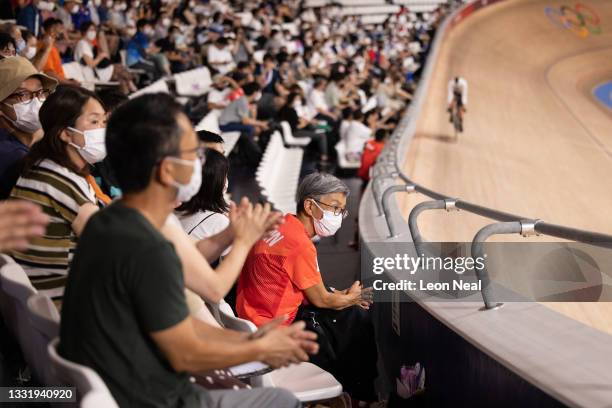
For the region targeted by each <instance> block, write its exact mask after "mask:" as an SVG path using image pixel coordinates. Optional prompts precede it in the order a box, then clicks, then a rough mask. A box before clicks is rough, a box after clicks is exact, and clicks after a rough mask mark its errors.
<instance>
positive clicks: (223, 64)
mask: <svg viewBox="0 0 612 408" xmlns="http://www.w3.org/2000/svg"><path fill="white" fill-rule="evenodd" d="M207 59H208V64H209V65H210V66H211V67H212V68H213V69H214V70H216V71H218V72H219V73H220V74H222V75H226V74H227V73H229V72H230V71H231V70H232V69H234V67H235V66H236V64H235V63H234V56H233V55H232V52H231V50H230V49H229V46H228V41H227V38H225V37H220V38H218V39H217V40H216V41H215V42H214V43H213V44H211V45H210V46H209V47H208V54H207Z"/></svg>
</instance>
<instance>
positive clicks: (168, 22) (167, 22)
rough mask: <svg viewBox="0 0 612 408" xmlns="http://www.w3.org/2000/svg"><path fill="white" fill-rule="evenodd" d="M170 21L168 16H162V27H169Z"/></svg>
mask: <svg viewBox="0 0 612 408" xmlns="http://www.w3.org/2000/svg"><path fill="white" fill-rule="evenodd" d="M170 23H171V21H170V19H169V18H168V17H164V18H163V19H162V25H163V26H164V27H170Z"/></svg>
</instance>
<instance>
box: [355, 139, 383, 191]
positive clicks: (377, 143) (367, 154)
mask: <svg viewBox="0 0 612 408" xmlns="http://www.w3.org/2000/svg"><path fill="white" fill-rule="evenodd" d="M387 135H388V131H387V130H386V129H378V130H376V133H375V134H374V138H373V139H370V140H368V141H367V143H366V144H365V146H364V148H363V153H362V154H361V166H359V170H358V171H357V176H359V178H360V179H361V180H363V185H364V186H365V185H366V184H367V182H368V181H369V180H370V169H371V168H372V166H373V165H374V164H375V163H376V159H377V158H378V155H379V154H380V153H381V152H382V149H383V147H385V141H386V140H387Z"/></svg>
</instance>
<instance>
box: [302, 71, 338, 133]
mask: <svg viewBox="0 0 612 408" xmlns="http://www.w3.org/2000/svg"><path fill="white" fill-rule="evenodd" d="M326 83H327V81H326V80H325V78H323V77H317V78H316V79H315V81H314V84H313V86H312V90H311V91H310V94H309V95H308V103H309V105H310V106H311V107H312V108H313V109H314V110H315V111H316V112H317V116H316V117H317V118H319V119H322V120H325V121H327V122H328V123H334V122H335V121H336V114H335V113H333V112H332V111H331V109H332V107H330V106H329V105H328V104H327V102H326V101H325V86H326Z"/></svg>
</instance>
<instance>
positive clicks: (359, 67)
mask: <svg viewBox="0 0 612 408" xmlns="http://www.w3.org/2000/svg"><path fill="white" fill-rule="evenodd" d="M11 4H12V7H9V8H4V9H2V10H0V12H2V13H4V14H7V15H3V17H10V18H14V19H15V20H16V22H8V23H5V24H3V25H0V199H1V200H5V199H7V198H11V200H8V201H0V251H2V252H5V253H9V254H10V255H11V257H12V258H13V259H14V260H15V261H16V262H18V263H19V264H20V265H21V266H22V267H23V269H24V270H25V271H26V273H27V274H28V276H29V278H30V280H31V282H32V284H33V285H34V286H35V287H36V288H37V289H38V291H39V292H41V293H43V294H45V295H47V296H49V297H50V298H52V299H53V300H54V302H55V304H56V306H57V307H58V308H59V309H60V310H61V313H62V318H61V335H60V349H59V351H60V354H62V355H63V356H64V357H66V358H68V359H69V360H72V361H75V362H78V363H81V364H84V365H87V366H90V367H92V368H94V369H95V370H96V371H97V372H98V373H99V374H100V375H101V377H102V379H103V380H104V381H105V383H106V384H107V385H108V387H109V389H110V391H111V392H112V394H113V397H114V398H115V399H116V400H117V401H118V402H119V404H120V405H121V406H123V405H125V406H128V405H129V406H132V405H136V406H140V405H143V406H144V405H151V406H179V405H180V406H220V407H225V406H227V407H230V406H231V407H234V406H236V407H238V406H244V407H256V406H261V407H267V406H298V404H299V403H298V401H297V400H296V399H295V397H293V396H292V395H291V394H289V393H287V392H283V391H281V390H279V389H257V390H250V389H246V388H249V386H248V385H245V384H244V383H242V382H240V381H238V380H235V381H232V382H230V384H229V385H228V383H227V381H225V380H227V379H226V378H225V377H227V376H228V374H227V372H226V371H223V372H222V374H220V372H219V370H221V369H227V368H228V367H231V366H233V365H237V364H241V363H245V362H249V361H253V360H258V361H262V362H264V363H266V364H267V365H269V366H270V367H272V368H275V367H282V366H286V365H289V364H292V363H298V362H301V361H308V360H310V361H312V362H314V363H315V364H317V365H319V366H320V367H322V368H324V369H325V370H327V371H329V372H331V373H332V374H333V375H334V376H335V377H336V378H338V380H339V381H341V383H342V384H343V386H344V389H345V391H347V392H348V393H349V394H350V395H351V396H352V397H353V398H354V399H355V400H356V401H360V402H361V403H362V405H363V404H365V403H373V402H375V401H376V400H377V395H376V392H375V390H374V379H375V377H376V361H377V353H376V344H375V342H374V336H373V328H372V325H371V322H370V318H369V315H368V312H367V311H368V309H369V307H370V305H371V303H372V293H371V289H368V288H364V287H363V286H362V285H361V283H360V282H354V283H353V284H352V285H351V286H350V287H349V288H346V289H345V290H335V289H330V288H327V287H325V286H324V283H323V281H322V278H321V273H320V271H319V268H318V263H317V251H316V247H315V245H314V244H313V238H315V236H319V237H326V236H332V235H334V234H335V233H336V232H337V230H338V229H339V228H340V227H341V225H342V221H343V219H344V218H346V217H347V215H348V212H347V210H346V202H347V197H348V195H349V190H348V187H347V186H346V185H345V184H344V183H343V182H342V181H341V180H340V179H338V178H336V177H334V176H332V175H331V174H328V173H326V172H314V173H312V174H310V175H308V176H307V177H305V178H304V180H303V181H302V182H301V184H300V186H299V189H298V194H297V197H296V201H297V208H296V211H295V214H284V215H282V214H279V213H277V212H275V211H273V210H272V209H271V208H270V205H269V204H265V205H262V204H253V203H251V202H249V200H247V199H241V200H239V201H238V202H237V203H234V202H231V201H229V200H228V195H227V193H228V172H229V169H230V161H231V160H233V159H232V157H234V156H230V157H229V159H228V158H227V157H226V155H225V153H227V152H225V147H224V144H223V138H222V137H221V136H220V135H217V134H215V133H211V132H207V131H199V132H195V130H194V127H193V123H192V122H194V120H193V116H194V115H193V112H192V111H190V109H191V108H193V107H194V106H198V105H199V104H198V101H193V100H192V101H190V102H189V103H187V104H185V105H181V104H180V103H178V102H177V100H176V99H175V98H174V97H173V96H171V95H169V94H148V95H144V96H139V97H136V98H133V99H131V100H130V99H129V98H128V96H129V95H130V94H131V93H133V92H135V91H137V90H138V89H139V88H141V87H143V86H146V85H148V84H150V83H152V82H153V81H156V80H159V79H166V80H170V79H171V77H172V75H173V74H176V73H180V72H183V71H185V70H189V69H192V68H196V67H200V66H206V67H208V69H209V70H210V72H211V74H212V86H211V88H210V90H209V92H207V94H206V95H205V96H204V97H203V98H204V99H203V102H204V106H205V110H204V111H202V112H200V114H199V116H200V117H198V118H196V120H200V119H202V117H203V115H204V114H206V113H211V112H213V113H214V114H215V115H216V117H217V118H218V123H219V128H220V130H221V131H222V132H232V131H236V132H240V134H241V139H242V140H243V141H244V143H245V144H243V146H241V147H242V148H241V150H245V149H246V148H247V147H249V146H251V147H252V149H253V150H254V151H257V150H258V149H260V148H261V147H262V146H265V143H266V141H267V140H268V138H269V135H270V133H271V132H273V131H275V130H278V129H280V128H281V127H282V125H281V123H282V122H286V123H287V126H289V128H290V129H291V131H292V133H293V135H294V136H295V137H309V138H311V139H312V151H313V152H314V155H315V156H314V157H315V161H316V162H317V164H318V165H319V166H320V169H322V170H329V169H330V168H333V166H334V157H335V155H336V152H340V153H339V154H342V155H344V156H345V157H344V158H343V159H346V160H347V161H349V162H355V163H360V164H361V166H360V168H359V171H358V176H359V177H361V178H362V179H363V180H364V181H367V180H368V179H369V169H370V167H371V166H372V165H373V164H374V162H375V160H376V157H377V155H378V154H379V153H380V151H381V150H382V147H383V146H384V142H385V139H386V137H387V135H388V134H389V132H390V131H391V130H392V129H393V128H394V126H395V124H396V123H397V121H398V120H399V117H400V115H401V114H402V113H403V111H404V109H405V108H406V107H407V106H408V105H409V104H410V101H411V99H412V95H413V91H414V89H415V86H416V82H417V81H418V78H419V74H420V70H421V67H422V65H423V63H424V59H425V57H426V55H427V52H428V50H429V46H430V42H431V39H432V36H433V34H434V31H435V29H436V27H437V25H438V23H439V21H440V20H441V18H442V17H443V16H444V13H445V8H439V9H437V10H436V11H434V12H432V13H429V14H415V13H411V12H410V11H409V10H408V9H406V8H403V7H402V8H401V9H400V11H399V12H398V13H397V14H394V15H391V16H390V17H389V18H388V19H387V20H386V21H385V22H384V23H382V24H380V25H376V26H364V25H362V24H361V23H360V21H359V19H358V18H356V17H350V16H348V17H347V16H344V17H343V16H342V15H341V13H340V12H339V10H340V8H339V7H337V6H328V7H323V8H317V9H312V8H304V7H303V5H302V4H301V2H297V1H290V0H278V1H265V2H246V1H231V0H230V1H221V0H212V1H200V0H190V1H186V0H161V1H160V0H127V1H126V0H64V1H63V2H61V1H60V2H54V1H43V0H17V1H14V2H12V3H11ZM70 62H72V63H77V64H79V66H80V67H81V69H83V70H88V71H89V72H90V73H91V75H93V76H94V77H95V78H97V79H98V80H99V81H100V82H105V83H106V84H105V85H104V86H103V87H101V88H100V87H98V88H91V89H86V84H84V83H79V82H78V81H77V80H75V79H73V78H67V77H66V75H65V72H64V71H63V68H62V66H63V64H66V63H70ZM111 83H112V84H111ZM113 84H114V85H113ZM113 87H115V88H113ZM196 99H197V98H196ZM101 246H103V247H104V250H103V251H101V250H100V248H101ZM236 285H237V286H236ZM234 291H236V293H237V295H236V299H235V302H234V301H233V300H232V301H230V303H231V307H233V308H234V310H236V312H237V314H238V315H239V316H240V317H242V318H245V319H248V320H250V321H252V322H254V323H255V324H256V325H257V326H258V327H259V330H258V331H257V332H256V333H253V334H250V335H248V334H245V333H239V332H235V331H232V330H227V329H225V328H223V327H222V326H223V325H222V321H221V320H220V319H219V317H218V314H219V310H218V305H219V304H220V303H223V302H224V298H228V300H229V298H231V296H232V295H231V294H230V293H233V292H234ZM328 320H329V321H332V320H333V321H334V322H336V321H340V322H341V323H340V324H337V325H336V326H337V327H336V328H335V329H334V328H331V327H328V328H327V329H326V330H323V329H322V328H321V324H320V323H322V322H324V321H328ZM313 332H315V333H316V334H315V333H313ZM317 335H318V338H317ZM187 373H189V375H188V374H187ZM190 375H193V376H194V379H193V380H194V381H195V382H197V383H198V385H194V384H193V383H192V382H191V381H190ZM221 380H224V381H221ZM213 384H214V387H213V386H211V385H213ZM205 388H208V389H209V390H205ZM211 388H214V389H215V391H210V389H211ZM218 388H224V389H226V391H219V390H216V389H218ZM240 388H245V389H243V390H240V391H238V390H237V389H240ZM227 389H230V390H227Z"/></svg>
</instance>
